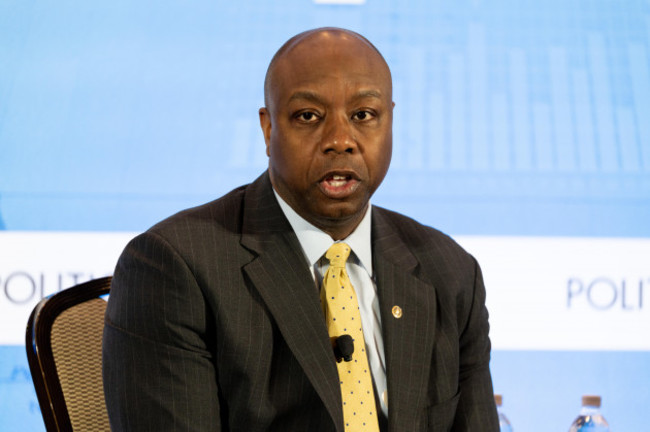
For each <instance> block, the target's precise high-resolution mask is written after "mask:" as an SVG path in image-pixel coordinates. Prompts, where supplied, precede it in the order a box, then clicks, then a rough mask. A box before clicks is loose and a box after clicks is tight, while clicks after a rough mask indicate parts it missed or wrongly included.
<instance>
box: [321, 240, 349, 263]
mask: <svg viewBox="0 0 650 432" xmlns="http://www.w3.org/2000/svg"><path fill="white" fill-rule="evenodd" d="M349 256H350V246H348V245H347V244H345V243H334V244H333V245H332V246H330V248H329V249H327V252H326V253H325V258H327V259H328V260H330V266H331V267H343V268H344V267H345V262H346V261H347V260H348V257H349Z"/></svg>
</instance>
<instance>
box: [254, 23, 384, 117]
mask: <svg viewBox="0 0 650 432" xmlns="http://www.w3.org/2000/svg"><path fill="white" fill-rule="evenodd" d="M337 50H338V51H341V52H345V51H348V52H350V53H352V52H354V53H356V55H359V54H360V55H363V56H367V58H368V60H371V61H374V62H377V64H378V65H379V69H378V71H377V72H378V74H382V75H385V76H386V77H387V78H388V80H389V83H390V85H391V90H392V79H391V75H390V69H389V67H388V64H387V63H386V60H385V59H384V57H383V56H382V55H381V53H380V52H379V50H378V49H377V48H376V47H375V46H374V45H373V44H372V43H371V42H370V41H369V40H368V39H366V38H365V37H363V36H362V35H360V34H359V33H356V32H353V31H351V30H346V29H342V28H337V27H321V28H317V29H312V30H307V31H304V32H302V33H299V34H297V35H295V36H294V37H292V38H291V39H289V40H288V41H286V42H285V43H284V45H282V46H281V47H280V49H279V50H278V51H277V52H276V53H275V55H274V56H273V58H272V59H271V62H270V63H269V67H268V69H267V70H266V76H265V78H264V105H266V107H267V108H269V109H271V106H272V105H273V98H272V94H273V88H274V86H275V84H276V83H275V79H276V72H277V66H278V64H282V63H285V65H288V66H289V67H290V66H291V62H292V61H295V62H298V63H302V62H304V61H309V59H305V56H307V57H309V58H313V57H314V56H318V55H319V54H323V55H326V54H329V53H331V52H332V51H337Z"/></svg>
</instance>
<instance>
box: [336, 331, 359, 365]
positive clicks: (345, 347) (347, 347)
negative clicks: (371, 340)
mask: <svg viewBox="0 0 650 432" xmlns="http://www.w3.org/2000/svg"><path fill="white" fill-rule="evenodd" d="M352 353H354V341H353V340H352V336H350V335H348V334H344V335H341V336H339V337H337V338H336V339H334V355H335V356H336V361H337V362H339V363H340V362H341V359H343V360H345V361H346V362H349V361H352Z"/></svg>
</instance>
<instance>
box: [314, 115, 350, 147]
mask: <svg viewBox="0 0 650 432" xmlns="http://www.w3.org/2000/svg"><path fill="white" fill-rule="evenodd" d="M322 147H323V152H324V153H330V152H332V153H354V152H355V151H356V150H357V141H356V137H355V134H354V130H353V126H352V124H351V122H350V121H349V120H348V119H347V118H346V116H336V117H334V116H332V117H330V118H329V119H328V120H327V122H326V127H325V132H324V134H323V140H322Z"/></svg>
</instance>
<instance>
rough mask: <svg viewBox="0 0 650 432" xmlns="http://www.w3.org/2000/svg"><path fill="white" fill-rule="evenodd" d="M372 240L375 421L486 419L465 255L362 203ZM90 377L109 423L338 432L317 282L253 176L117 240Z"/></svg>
mask: <svg viewBox="0 0 650 432" xmlns="http://www.w3.org/2000/svg"><path fill="white" fill-rule="evenodd" d="M372 243H373V260H374V268H375V272H376V281H377V289H378V293H379V301H380V308H381V315H382V317H381V318H382V326H383V338H384V345H385V355H386V374H387V380H388V407H389V419H388V430H389V431H407V432H411V431H449V430H454V431H498V425H497V420H496V410H495V406H494V402H493V396H492V383H491V378H490V372H489V367H488V363H489V356H490V343H489V340H488V316H487V311H486V309H485V305H484V302H485V290H484V287H483V282H482V279H481V273H480V270H479V267H478V265H477V263H476V262H475V260H474V259H473V258H472V257H471V256H470V255H468V254H467V253H466V252H464V251H463V250H462V249H461V248H460V247H459V246H458V245H457V244H456V243H454V242H453V241H452V240H451V239H450V238H448V237H446V236H445V235H443V234H441V233H439V232H438V231H435V230H433V229H431V228H428V227H425V226H423V225H420V224H418V223H417V222H415V221H413V220H411V219H408V218H406V217H404V216H401V215H399V214H396V213H393V212H389V211H387V210H384V209H380V208H376V207H375V208H373V213H372ZM394 305H399V306H400V307H401V308H402V310H403V316H402V317H401V318H400V319H396V318H394V317H393V315H392V314H391V309H392V307H393V306H394ZM104 385H105V393H106V402H107V405H108V412H109V415H110V419H111V425H112V428H113V429H114V430H116V431H121V430H128V431H141V430H147V431H163V430H170V431H172V430H173V431H177V430H178V431H186V430H187V431H208V430H232V431H245V432H251V431H339V432H342V431H343V426H342V424H343V415H342V409H341V396H340V390H339V385H338V378H337V371H336V366H335V363H334V360H333V355H332V348H331V346H330V343H329V337H328V334H327V329H326V327H325V323H324V320H323V318H322V313H321V310H320V305H319V296H318V292H317V290H316V289H315V287H314V282H313V279H312V276H311V273H310V271H309V268H308V264H307V263H306V261H305V258H304V256H303V253H302V252H301V249H300V245H299V243H298V239H297V237H296V235H295V234H294V232H293V231H292V229H291V226H290V225H289V223H288V221H287V220H286V219H285V217H284V215H283V214H282V212H281V210H280V208H279V206H278V204H277V202H276V200H275V197H274V196H273V193H272V189H271V185H270V182H269V179H268V175H267V174H264V175H262V176H261V177H260V178H258V179H257V180H256V181H255V182H254V183H252V184H250V185H248V186H244V187H241V188H239V189H236V190H234V191H233V192H231V193H229V194H228V195H226V196H224V197H222V198H220V199H218V200H216V201H213V202H211V203H208V204H206V205H203V206H201V207H197V208H194V209H190V210H186V211H184V212H181V213H179V214H177V215H175V216H172V217H171V218H169V219H167V220H165V221H163V222H161V223H159V224H157V225H156V226H154V227H153V228H151V229H150V230H149V231H147V232H146V233H144V234H142V235H140V236H138V237H136V238H135V239H134V240H133V241H131V242H130V243H129V245H128V246H127V248H126V249H125V251H124V253H123V254H122V256H121V258H120V260H119V262H118V264H117V268H116V270H115V275H114V280H113V286H112V291H111V295H110V300H109V303H108V309H107V313H106V326H105V330H104Z"/></svg>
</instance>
